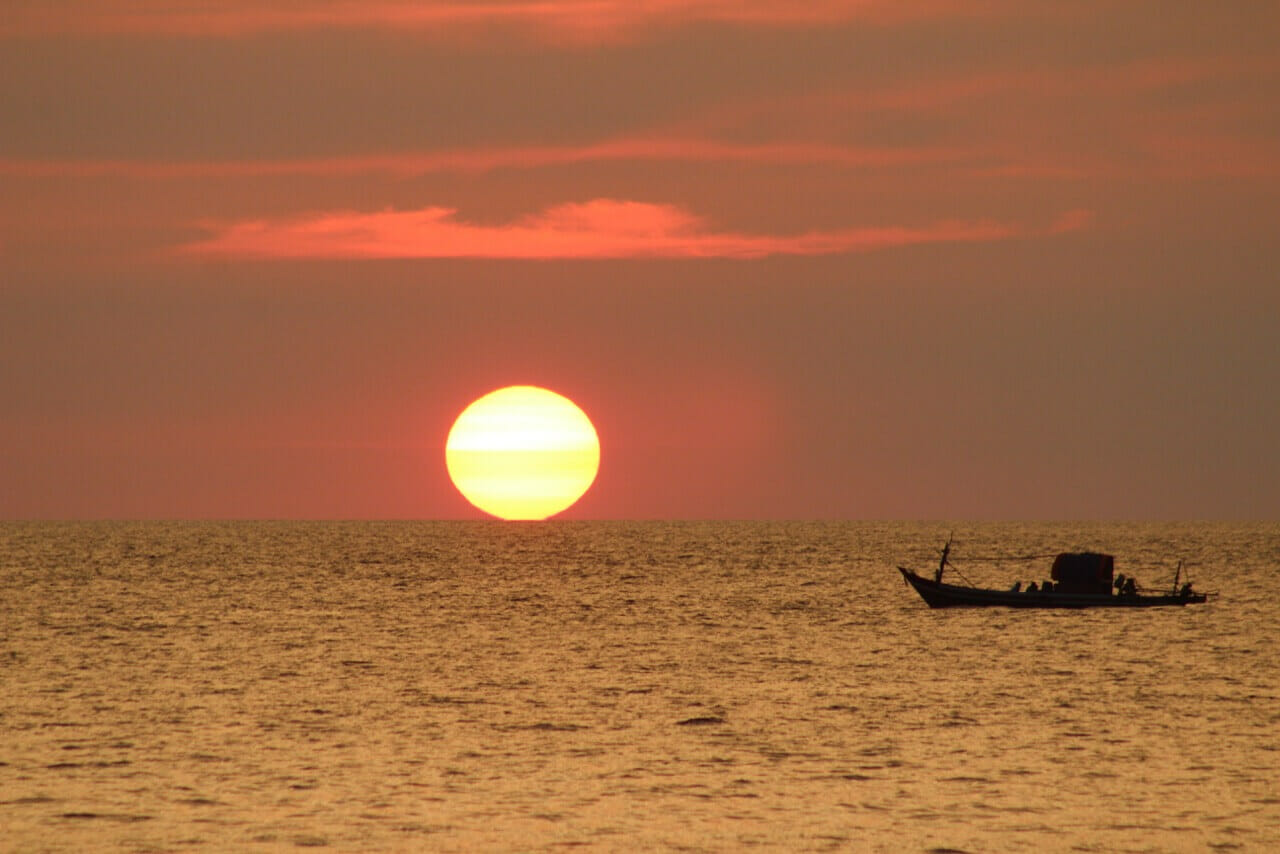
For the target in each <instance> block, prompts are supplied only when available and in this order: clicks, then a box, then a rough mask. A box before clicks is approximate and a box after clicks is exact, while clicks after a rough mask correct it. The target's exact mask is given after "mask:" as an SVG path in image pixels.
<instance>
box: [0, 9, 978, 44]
mask: <svg viewBox="0 0 1280 854" xmlns="http://www.w3.org/2000/svg"><path fill="white" fill-rule="evenodd" d="M994 5H999V3H997V2H996V0H930V2H918V3H909V4H908V3H901V2H898V0H808V2H805V3H795V2H792V0H489V2H482V0H476V1H475V2H465V0H434V2H433V0H381V2H378V0H369V2H358V0H292V1H291V2H290V0H278V2H275V3H271V4H267V3H262V2H260V0H255V2H250V0H221V2H219V3H215V4H210V3H207V2H195V0H185V2H182V0H177V2H175V0H115V2H107V1H106V0H63V2H60V3H57V4H56V5H55V4H52V3H49V2H48V0H25V2H23V0H18V3H17V4H16V8H8V9H6V15H5V19H4V21H3V23H0V34H3V35H32V34H69V33H80V34H85V33H89V34H125V33H142V34H150V35H203V36H231V35H243V34H250V33H257V32H264V31H282V30H302V29H333V28H395V29H399V30H405V29H413V30H418V31H428V32H429V31H442V30H459V29H461V30H463V31H465V30H467V29H468V28H471V29H476V30H479V28H484V27H492V26H494V25H510V26H515V27H519V28H523V29H525V30H532V31H534V32H537V33H541V34H544V35H546V36H549V37H553V38H559V39H568V40H581V41H597V40H601V39H607V38H616V37H617V36H619V35H620V34H623V33H626V32H634V31H637V30H642V29H645V28H650V27H660V26H670V25H678V24H683V23H697V22H722V23H733V24H744V25H754V26H818V25H822V24H828V23H836V22H840V21H849V20H869V21H877V22H893V21H902V20H911V19H918V18H932V17H939V16H950V15H956V14H975V13H983V12H985V11H987V10H989V9H990V8H991V7H992V6H994Z"/></svg>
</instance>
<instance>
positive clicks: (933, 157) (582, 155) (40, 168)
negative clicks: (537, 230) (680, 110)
mask: <svg viewBox="0 0 1280 854" xmlns="http://www.w3.org/2000/svg"><path fill="white" fill-rule="evenodd" d="M973 156H974V155H972V154H971V153H969V152H966V151H964V150H960V149H954V148H951V149H948V148H940V147H920V148H890V147H874V146H856V145H838V144H829V143H824V142H804V141H778V142H765V143H735V142H722V141H717V140H709V139H677V138H634V139H618V140H609V141H604V142H598V143H586V144H582V145H526V146H495V147H480V148H472V149H449V150H443V151H425V152H404V153H398V154H381V155H353V156H350V157H310V158H296V159H290V160H169V161H163V160H161V161H156V160H122V159H114V160H112V159H70V160H55V159H21V158H0V175H10V176H14V177H26V178H57V177H72V178H92V177H126V178H153V179H166V178H233V177H250V178H252V177H271V176H284V175H315V176H322V177H323V176H343V175H362V174H375V173H382V174H389V175H393V176H397V177H411V176H414V175H425V174H429V173H433V172H488V171H491V170H495V169H539V168H544V167H553V166H569V165H574V164H578V163H590V162H607V161H672V162H678V161H684V162H718V163H744V164H778V165H825V166H835V167H848V168H881V167H893V166H920V165H927V164H931V163H955V162H958V161H963V160H965V159H968V158H971V157H973Z"/></svg>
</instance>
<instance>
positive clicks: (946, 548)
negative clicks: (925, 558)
mask: <svg viewBox="0 0 1280 854" xmlns="http://www.w3.org/2000/svg"><path fill="white" fill-rule="evenodd" d="M955 538H956V535H955V534H952V535H951V536H949V537H947V544H946V545H944V546H943V547H942V560H940V561H938V571H937V572H935V573H934V574H933V580H934V581H935V582H937V583H939V584H941V583H942V570H943V569H944V568H945V567H946V565H947V555H949V554H951V541H952V540H954V539H955Z"/></svg>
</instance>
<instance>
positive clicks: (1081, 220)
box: [1049, 208, 1095, 234]
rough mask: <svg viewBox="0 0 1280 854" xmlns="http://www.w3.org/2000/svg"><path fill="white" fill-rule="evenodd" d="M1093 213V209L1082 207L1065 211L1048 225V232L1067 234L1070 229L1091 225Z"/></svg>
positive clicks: (1074, 229) (1080, 228)
mask: <svg viewBox="0 0 1280 854" xmlns="http://www.w3.org/2000/svg"><path fill="white" fill-rule="evenodd" d="M1094 217H1095V214H1094V212H1093V211H1090V210H1084V209H1083V208H1081V209H1077V210H1073V211H1066V212H1064V213H1062V214H1061V215H1059V216H1058V218H1057V219H1055V220H1054V221H1053V224H1052V225H1050V226H1049V233H1050V234H1067V233H1069V232H1072V231H1081V230H1083V229H1086V228H1089V227H1090V226H1091V225H1093V220H1094Z"/></svg>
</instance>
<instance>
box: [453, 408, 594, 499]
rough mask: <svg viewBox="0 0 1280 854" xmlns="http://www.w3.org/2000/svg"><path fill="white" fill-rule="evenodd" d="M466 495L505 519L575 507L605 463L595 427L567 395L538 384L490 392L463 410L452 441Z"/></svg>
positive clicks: (457, 479) (456, 476) (456, 480)
mask: <svg viewBox="0 0 1280 854" xmlns="http://www.w3.org/2000/svg"><path fill="white" fill-rule="evenodd" d="M445 465H446V466H447V467H448V469H449V477H450V479H452V480H453V484H454V486H456V487H457V488H458V491H459V492H461V493H462V495H463V497H464V498H466V499H467V500H468V501H470V502H471V503H472V504H474V505H475V506H476V507H478V508H480V509H481V510H483V511H484V512H486V513H488V514H490V515H493V516H497V517H498V518H500V519H546V518H547V517H548V516H554V515H555V514H557V513H559V512H561V511H562V510H565V509H566V508H568V507H570V506H572V505H573V504H574V502H576V501H577V500H578V499H579V498H581V497H582V496H583V494H585V493H586V491H587V490H588V489H590V488H591V484H592V483H593V482H594V481H595V479H596V472H597V471H599V469H600V440H599V438H598V437H597V436H596V430H595V427H594V426H592V424H591V420H590V419H589V418H587V415H586V413H584V412H583V411H582V410H581V409H579V408H578V406H577V405H576V404H575V403H574V402H573V401H571V400H569V399H568V398H567V397H564V396H562V395H559V394H556V393H555V392H553V391H548V390H547V389H545V388H538V387H536V386H508V387H506V388H501V389H498V390H497V391H494V392H490V393H489V394H486V395H485V396H484V397H482V398H480V399H479V400H477V401H475V402H474V403H472V404H471V405H470V406H468V407H467V408H466V409H464V410H463V411H462V414H461V415H459V416H458V420H457V421H455V422H454V423H453V428H452V429H451V430H450V431H449V439H448V441H447V442H446V443H445Z"/></svg>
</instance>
